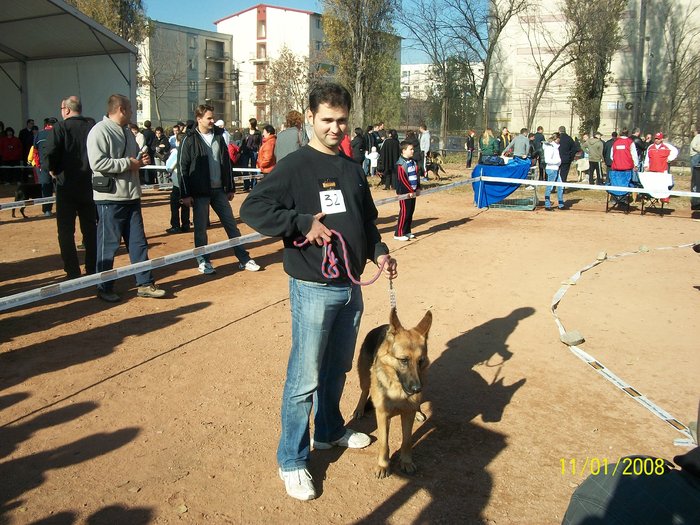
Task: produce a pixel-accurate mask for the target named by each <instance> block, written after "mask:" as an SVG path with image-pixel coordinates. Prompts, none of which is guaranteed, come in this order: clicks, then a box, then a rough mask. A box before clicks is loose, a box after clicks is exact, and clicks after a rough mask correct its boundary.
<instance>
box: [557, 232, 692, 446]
mask: <svg viewBox="0 0 700 525" xmlns="http://www.w3.org/2000/svg"><path fill="white" fill-rule="evenodd" d="M694 244H695V243H690V244H681V245H678V246H664V247H660V248H655V249H656V250H672V249H676V248H688V247H692V246H693V245H694ZM648 251H649V250H648V249H645V248H642V249H640V250H638V251H636V252H623V253H619V254H617V255H612V256H609V257H605V258H602V259H598V260H596V261H593V262H592V263H590V264H588V265H587V266H585V267H583V268H581V269H580V270H578V271H577V272H576V273H575V274H573V275H572V276H571V277H569V279H568V280H567V282H566V283H564V284H562V286H561V287H560V288H559V289H558V290H557V292H556V293H555V294H554V296H553V297H552V303H551V311H552V315H553V316H554V322H555V324H556V325H557V328H558V330H559V335H560V336H564V334H566V329H565V328H564V325H563V324H562V322H561V320H560V319H559V316H558V315H557V312H556V310H557V307H558V305H559V303H560V302H561V300H562V298H563V297H564V295H565V294H566V292H567V291H568V289H569V288H570V287H571V286H573V285H575V284H576V283H577V282H578V280H579V279H580V278H581V274H583V273H584V272H587V271H588V270H590V269H591V268H594V267H596V266H598V265H599V264H602V263H603V262H605V261H606V260H614V259H618V258H621V257H627V256H630V255H637V254H639V253H646V252H648ZM569 350H571V352H572V353H573V354H574V355H575V356H576V357H578V358H579V359H581V360H582V361H583V362H584V363H586V364H588V365H589V366H590V367H591V368H593V369H594V370H595V371H596V372H598V373H599V374H600V375H602V376H603V377H604V378H605V379H607V380H608V381H609V382H610V383H612V384H613V385H615V386H616V387H617V388H618V389H620V390H622V391H623V392H624V393H625V394H627V395H628V396H630V397H631V398H633V399H634V400H635V401H637V402H638V403H639V404H640V405H642V406H643V407H644V408H646V409H647V410H648V411H649V412H651V413H652V414H654V415H655V416H656V417H657V418H659V419H661V420H662V421H665V422H666V423H668V424H669V425H671V426H672V427H673V428H675V429H676V430H677V431H678V432H680V433H681V434H683V435H684V436H685V439H676V440H674V444H675V445H677V446H695V443H694V441H693V436H692V434H691V432H690V429H689V428H688V427H687V426H686V425H684V424H683V423H681V422H680V421H679V420H678V419H677V418H675V417H673V416H672V415H671V414H669V413H668V412H666V411H665V410H664V409H662V408H661V407H659V406H658V405H657V404H655V403H654V402H653V401H651V400H650V399H649V398H647V397H646V396H645V395H643V394H642V393H640V391H639V390H637V389H636V388H634V387H633V386H631V385H629V384H628V383H626V382H625V381H624V380H622V379H621V378H620V377H618V376H617V375H615V374H614V373H613V372H612V371H611V370H610V369H609V368H607V367H606V366H605V365H603V364H602V363H601V362H600V361H598V360H597V359H596V358H594V357H593V356H591V355H589V354H587V353H586V352H584V351H583V350H582V349H581V348H579V347H578V346H576V345H570V346H569Z"/></svg>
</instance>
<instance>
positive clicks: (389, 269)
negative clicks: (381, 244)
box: [377, 255, 399, 279]
mask: <svg viewBox="0 0 700 525" xmlns="http://www.w3.org/2000/svg"><path fill="white" fill-rule="evenodd" d="M384 261H386V265H385V266H384V271H383V273H384V276H385V277H386V278H387V279H396V277H397V276H398V275H399V272H398V271H397V269H396V259H394V258H393V257H392V256H391V255H380V256H379V257H377V266H381V265H382V262H384Z"/></svg>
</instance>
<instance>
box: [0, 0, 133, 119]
mask: <svg viewBox="0 0 700 525" xmlns="http://www.w3.org/2000/svg"><path fill="white" fill-rule="evenodd" d="M136 53H137V51H136V48H135V47H134V46H133V45H131V44H130V43H128V42H127V41H126V40H124V39H122V38H121V37H119V36H117V35H115V34H114V33H112V32H111V31H109V30H108V29H106V28H105V27H103V26H102V25H100V24H98V23H97V22H95V21H94V20H92V19H91V18H88V17H87V16H85V15H84V14H83V13H81V12H80V11H78V10H76V9H75V8H73V7H72V6H70V5H68V4H66V3H65V2H63V1H62V0H21V1H18V0H0V120H2V121H3V122H4V123H5V125H6V126H7V125H12V126H13V127H15V128H18V127H22V126H23V125H24V122H25V121H26V119H27V118H34V119H35V120H37V124H38V125H41V121H40V120H41V119H42V118H43V117H46V116H58V115H57V113H58V107H59V103H60V100H61V99H62V98H64V97H66V96H69V95H78V96H80V97H81V99H82V100H83V109H84V113H85V114H88V115H91V116H95V117H97V116H98V115H99V114H101V113H103V112H104V108H105V101H106V100H107V97H108V96H109V95H110V94H112V93H123V94H125V95H127V96H129V97H130V98H131V99H132V101H134V102H135V97H136V78H137V77H136Z"/></svg>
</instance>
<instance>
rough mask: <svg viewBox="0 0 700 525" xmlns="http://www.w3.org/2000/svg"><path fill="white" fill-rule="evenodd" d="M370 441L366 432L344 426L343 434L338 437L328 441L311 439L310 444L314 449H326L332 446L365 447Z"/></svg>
mask: <svg viewBox="0 0 700 525" xmlns="http://www.w3.org/2000/svg"><path fill="white" fill-rule="evenodd" d="M371 442H372V440H371V439H370V437H369V436H368V435H367V434H363V433H362V432H358V431H356V430H352V429H350V428H346V429H345V434H344V435H343V437H341V438H340V439H336V440H335V441H331V442H330V443H324V442H323V441H313V440H312V442H311V444H312V446H313V447H314V448H315V449H316V450H328V449H329V448H333V447H346V448H365V447H366V446H368V445H369V444H370V443H371Z"/></svg>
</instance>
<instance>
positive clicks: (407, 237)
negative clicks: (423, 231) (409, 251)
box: [394, 235, 410, 241]
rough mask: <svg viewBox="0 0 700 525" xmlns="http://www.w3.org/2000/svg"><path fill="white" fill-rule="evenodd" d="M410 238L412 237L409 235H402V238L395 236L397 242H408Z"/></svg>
mask: <svg viewBox="0 0 700 525" xmlns="http://www.w3.org/2000/svg"><path fill="white" fill-rule="evenodd" d="M409 238H410V237H409V236H408V235H401V236H397V235H394V240H395V241H407V240H408V239H409Z"/></svg>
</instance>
